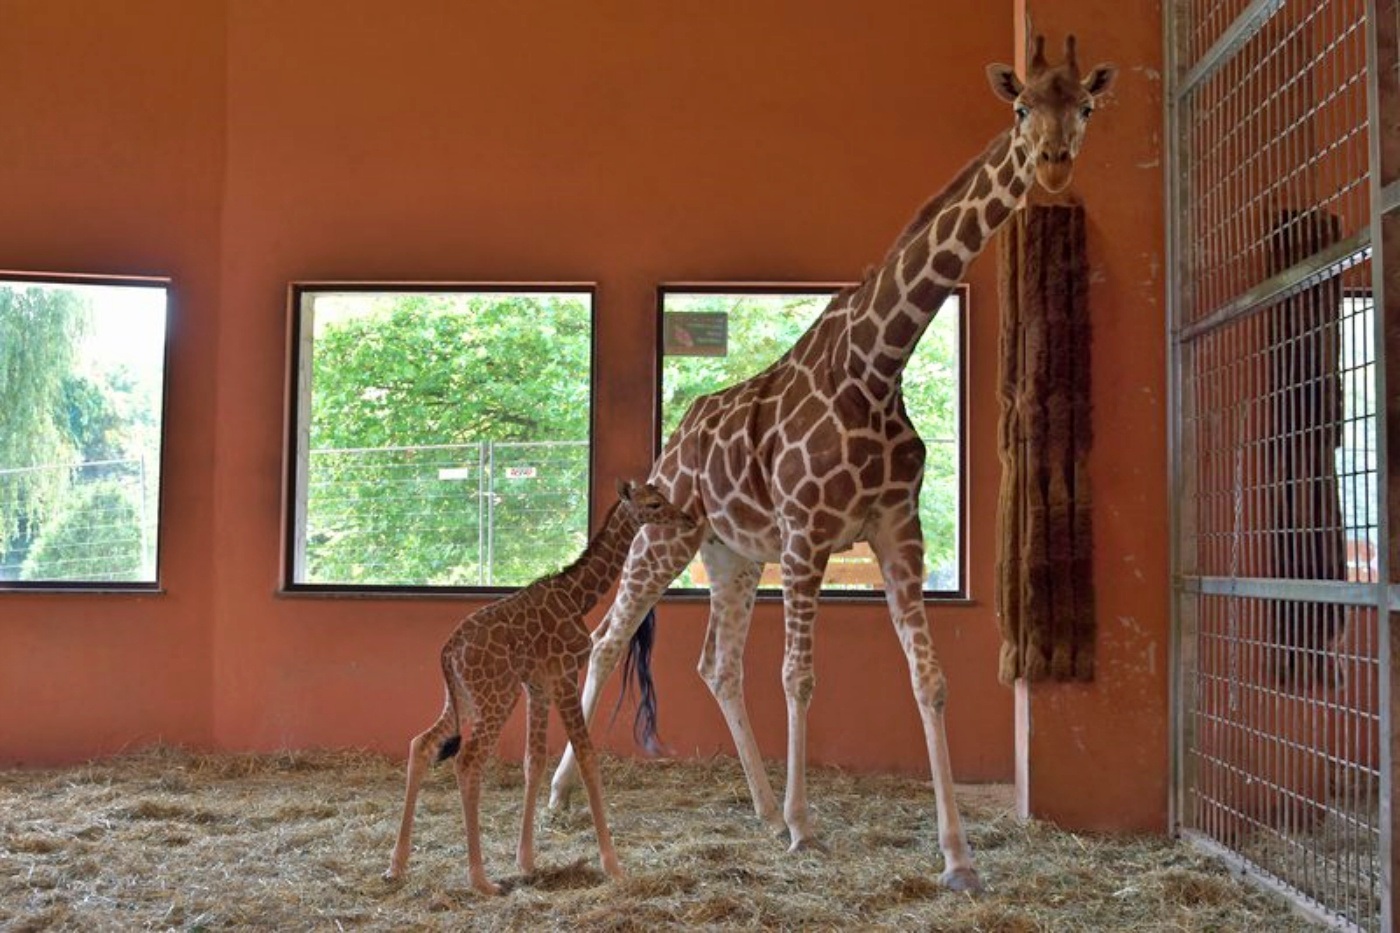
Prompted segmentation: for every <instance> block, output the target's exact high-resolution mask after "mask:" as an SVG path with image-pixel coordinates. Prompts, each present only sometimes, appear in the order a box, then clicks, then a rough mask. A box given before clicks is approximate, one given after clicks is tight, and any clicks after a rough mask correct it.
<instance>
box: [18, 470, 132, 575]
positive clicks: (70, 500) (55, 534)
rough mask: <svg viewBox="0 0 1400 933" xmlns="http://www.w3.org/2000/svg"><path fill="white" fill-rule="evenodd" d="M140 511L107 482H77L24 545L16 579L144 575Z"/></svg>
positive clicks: (116, 487)
mask: <svg viewBox="0 0 1400 933" xmlns="http://www.w3.org/2000/svg"><path fill="white" fill-rule="evenodd" d="M144 577H145V573H144V568H143V541H142V539H141V512H140V509H139V507H138V506H137V505H136V504H135V503H134V502H133V501H132V500H131V498H130V497H129V496H128V495H127V494H126V492H125V491H124V490H123V488H122V487H121V486H120V485H118V484H117V483H115V482H112V481H98V482H94V483H90V484H88V485H85V486H81V487H78V488H76V489H75V490H73V491H72V492H70V493H69V495H67V496H65V497H64V500H63V504H62V506H61V507H60V508H59V510H58V512H57V513H56V514H55V515H54V516H53V517H52V519H51V520H50V521H48V522H47V523H45V525H44V527H43V530H42V531H41V532H40V534H39V537H38V538H37V540H35V542H34V545H33V547H32V548H30V550H29V556H28V557H26V558H25V561H24V565H23V567H22V568H21V570H20V579H22V580H83V581H99V582H134V581H138V580H141V579H144Z"/></svg>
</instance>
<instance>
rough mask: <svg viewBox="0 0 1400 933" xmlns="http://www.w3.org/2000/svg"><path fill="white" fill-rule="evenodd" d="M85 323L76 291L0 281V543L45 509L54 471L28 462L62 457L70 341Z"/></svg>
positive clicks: (56, 483)
mask: <svg viewBox="0 0 1400 933" xmlns="http://www.w3.org/2000/svg"><path fill="white" fill-rule="evenodd" d="M86 322H87V311H86V308H85V306H84V304H83V302H82V301H81V299H79V298H78V297H77V296H76V295H75V294H73V293H72V292H68V291H63V290H58V289H51V288H40V287H37V286H28V287H9V286H6V285H4V283H0V399H4V402H3V404H0V470H6V471H14V472H7V473H6V474H5V476H4V479H3V481H0V542H4V541H8V540H9V539H10V538H12V537H14V536H15V535H16V534H17V533H18V532H20V531H21V529H22V528H23V527H25V526H31V525H34V524H36V523H37V522H39V521H42V520H43V518H44V517H45V516H46V515H48V514H49V513H50V512H51V511H52V509H53V507H54V506H55V504H56V503H57V502H58V500H59V499H60V497H61V496H62V494H63V490H64V478H63V476H62V475H61V473H56V472H54V471H49V470H41V469H32V468H34V467H40V466H44V465H47V464H53V463H63V462H66V461H67V460H69V459H70V458H71V457H72V455H73V452H74V448H75V444H74V442H73V438H72V436H71V435H70V433H69V431H68V430H67V428H68V425H67V424H66V420H65V418H64V417H63V413H64V411H65V409H66V406H65V401H66V391H67V389H68V384H69V380H70V378H71V374H72V369H73V360H74V356H75V352H76V347H77V342H78V340H79V338H80V337H81V336H82V333H83V330H84V327H85V325H86Z"/></svg>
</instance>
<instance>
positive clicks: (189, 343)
mask: <svg viewBox="0 0 1400 933" xmlns="http://www.w3.org/2000/svg"><path fill="white" fill-rule="evenodd" d="M224 49H225V43H224V11H223V5H222V3H217V2H203V3H198V4H193V3H187V2H184V0H142V2H140V3H139V4H133V3H128V2H125V0H5V2H3V3H0V269H6V270H40V271H51V272H94V273H107V274H130V275H138V274H140V275H167V276H170V277H172V279H173V280H174V289H173V299H174V302H175V308H174V311H173V314H172V321H171V326H170V340H171V343H172V364H171V392H170V400H169V406H168V409H167V412H166V415H167V419H168V424H169V433H168V435H167V437H168V440H169V448H168V451H167V453H166V459H165V489H164V493H165V509H166V515H167V518H168V520H167V521H166V522H165V527H164V530H163V538H162V555H163V569H164V572H163V582H164V586H165V592H164V593H163V594H161V595H158V596H157V595H149V596H131V595H122V596H102V597H94V596H82V597H77V596H65V595H56V594H51V595H17V594H14V593H4V594H0V762H15V761H24V762H48V761H71V760H75V759H81V758H86V757H90V756H93V755H99V754H105V753H109V752H113V751H116V750H118V749H121V748H125V747H129V746H132V745H139V744H143V743H149V742H152V741H156V740H163V741H169V742H183V743H192V744H199V745H207V744H209V743H210V742H212V740H213V723H212V720H211V717H210V710H211V708H212V704H213V693H212V689H213V680H212V676H211V675H212V670H213V669H212V657H211V654H210V648H211V643H212V628H211V625H210V621H211V619H212V617H213V590H212V587H211V586H210V577H211V568H212V565H213V557H214V549H215V539H214V535H213V516H214V510H213V507H212V505H211V502H210V493H211V490H212V478H213V475H214V469H215V466H214V441H215V438H214V422H213V413H214V404H215V402H214V396H215V390H216V381H217V380H216V374H215V364H216V351H215V341H216V339H217V323H218V321H217V318H218V313H219V263H220V227H219V212H220V205H221V202H222V196H223V188H222V184H223V170H224V142H223V140H224V137H223V123H224V80H225V79H224V64H225V61H224ZM0 404H4V400H3V399H0Z"/></svg>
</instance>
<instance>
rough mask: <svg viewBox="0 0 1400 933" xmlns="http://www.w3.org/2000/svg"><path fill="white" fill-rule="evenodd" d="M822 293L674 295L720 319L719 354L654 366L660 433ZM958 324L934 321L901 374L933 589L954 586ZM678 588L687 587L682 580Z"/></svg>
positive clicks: (783, 339)
mask: <svg viewBox="0 0 1400 933" xmlns="http://www.w3.org/2000/svg"><path fill="white" fill-rule="evenodd" d="M827 301H828V298H827V296H825V295H822V296H812V295H763V294H674V295H669V296H667V299H666V307H665V310H667V311H687V312H709V313H719V314H725V315H727V317H728V321H729V346H728V354H727V355H725V356H667V357H666V358H665V361H664V363H663V366H662V409H661V418H662V428H663V436H669V435H670V434H671V432H672V431H674V430H675V428H676V425H677V424H679V423H680V419H681V418H682V417H683V416H684V415H685V412H686V409H687V408H688V407H689V406H690V404H691V402H693V401H694V400H695V399H697V398H699V397H700V396H701V395H704V394H707V393H709V392H714V391H716V390H718V389H722V388H724V387H726V386H729V385H733V384H734V383H736V382H739V381H741V380H743V379H747V378H749V377H750V376H753V375H756V374H757V373H759V372H761V371H762V370H763V369H764V368H765V367H767V366H768V365H769V364H771V363H772V362H773V361H774V360H776V359H777V358H778V357H779V356H781V355H782V354H783V353H785V352H786V351H787V350H788V349H789V348H790V347H791V346H792V345H793V343H795V342H796V341H797V338H798V337H800V336H801V335H802V333H803V332H804V331H805V330H806V329H807V327H808V326H810V324H811V322H812V321H814V320H815V319H816V317H817V315H818V314H820V313H821V311H822V309H823V308H825V307H826V304H827ZM958 333H959V329H958V320H957V315H956V314H953V313H950V311H949V310H946V309H945V310H944V311H943V312H942V313H940V314H939V315H937V316H936V317H935V318H934V320H933V323H932V324H931V325H930V326H929V329H928V330H927V331H926V332H925V334H924V336H923V339H922V340H921V341H920V342H919V347H918V349H917V350H916V351H915V352H914V355H913V357H912V358H911V359H910V361H909V365H908V367H907V368H906V369H905V371H904V382H903V391H904V403H905V409H906V411H908V413H909V417H910V419H912V420H913V422H914V426H915V427H916V428H917V429H918V431H919V435H920V436H921V437H922V438H923V439H924V443H925V444H926V445H927V447H928V457H927V461H926V463H925V467H924V487H923V493H922V496H921V497H920V502H919V516H920V520H921V522H922V523H923V530H924V542H925V558H924V560H925V573H926V574H927V573H929V572H932V573H934V574H935V575H936V577H937V581H938V582H937V587H938V588H945V587H946V588H951V587H952V586H953V585H954V584H955V581H956V560H957V540H958V536H957V530H958V529H957V521H958V513H957V509H958V499H959V482H958V466H959V462H960V457H959V444H958V437H959V425H958V380H957V373H958V355H959V348H958ZM681 583H682V584H686V583H688V581H687V580H686V579H685V578H683V579H682V580H681Z"/></svg>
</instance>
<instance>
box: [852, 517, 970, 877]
mask: <svg viewBox="0 0 1400 933" xmlns="http://www.w3.org/2000/svg"><path fill="white" fill-rule="evenodd" d="M870 544H871V547H872V548H873V550H874V551H875V554H876V557H877V558H878V559H879V561H880V568H881V572H882V573H883V574H884V577H885V598H886V601H887V602H888V604H889V608H890V616H891V618H892V619H893V620H894V627H895V631H896V633H897V634H898V635H899V643H900V645H901V647H903V649H904V655H905V658H906V659H907V661H908V663H909V677H910V681H911V682H912V684H913V688H914V699H915V701H916V702H917V703H918V705H919V716H920V718H921V719H922V720H923V726H924V741H925V743H926V744H927V746H928V756H929V770H930V772H931V773H932V776H933V794H934V807H935V809H936V811H937V814H938V847H939V848H940V849H941V850H942V851H943V860H944V870H943V875H942V877H941V880H942V882H943V884H944V886H945V887H947V888H949V889H950V890H953V891H980V890H981V889H982V881H981V879H980V878H979V877H978V875H977V869H976V868H974V867H973V864H972V850H971V849H970V848H969V847H968V844H967V837H966V836H965V835H964V834H963V828H962V820H961V818H960V817H959V816H958V805H957V801H956V800H955V799H954V794H953V766H952V760H951V758H950V756H949V754H948V737H947V732H946V730H945V728H944V722H943V709H944V706H945V705H946V703H947V698H948V685H947V679H946V678H945V677H944V675H943V667H942V665H941V664H940V663H939V661H938V655H937V653H936V652H935V651H934V649H933V639H932V637H931V635H930V634H929V625H928V617H927V615H926V614H925V612H924V599H923V569H924V539H923V533H922V531H921V529H920V525H919V519H918V512H917V511H915V512H914V513H913V516H912V520H907V519H906V520H905V521H904V522H903V523H902V524H901V525H899V526H897V527H895V528H892V529H886V530H885V531H884V532H883V533H881V534H878V535H876V536H874V537H872V538H871V541H870Z"/></svg>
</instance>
